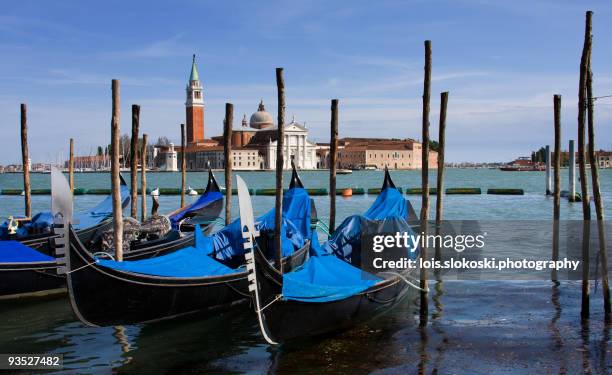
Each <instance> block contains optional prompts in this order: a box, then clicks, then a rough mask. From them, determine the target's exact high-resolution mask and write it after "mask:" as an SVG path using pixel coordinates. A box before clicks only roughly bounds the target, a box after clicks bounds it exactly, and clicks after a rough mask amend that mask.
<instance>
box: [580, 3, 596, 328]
mask: <svg viewBox="0 0 612 375" xmlns="http://www.w3.org/2000/svg"><path fill="white" fill-rule="evenodd" d="M592 15H593V12H591V11H588V12H586V22H585V29H584V46H583V49H582V57H581V59H580V81H579V85H578V167H579V172H580V190H581V194H582V197H581V200H582V218H583V220H584V222H585V223H584V225H583V234H582V269H583V270H582V306H581V311H580V315H581V317H582V319H587V318H588V317H589V233H588V232H589V228H590V224H589V221H590V220H591V209H590V207H589V189H588V185H587V174H586V164H585V163H586V161H585V145H584V143H585V142H584V135H585V132H584V129H585V127H584V123H585V118H584V117H585V110H586V98H585V96H586V80H587V75H588V68H589V60H590V56H591V28H592V26H591V25H592V21H591V17H592Z"/></svg>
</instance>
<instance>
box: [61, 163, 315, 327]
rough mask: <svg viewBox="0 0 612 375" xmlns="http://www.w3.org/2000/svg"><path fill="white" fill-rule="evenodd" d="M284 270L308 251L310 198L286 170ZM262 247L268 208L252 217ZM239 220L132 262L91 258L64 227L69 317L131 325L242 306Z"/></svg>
mask: <svg viewBox="0 0 612 375" xmlns="http://www.w3.org/2000/svg"><path fill="white" fill-rule="evenodd" d="M283 202H284V205H283V230H282V234H283V241H282V244H283V248H282V252H283V268H284V269H285V270H286V271H289V270H291V269H293V268H294V267H296V266H297V265H300V264H302V263H303V262H304V261H305V259H306V258H307V256H308V254H309V241H308V239H309V238H310V231H311V221H312V220H313V218H312V216H311V214H312V213H313V210H312V208H311V205H312V200H311V198H310V197H309V196H308V193H307V192H306V190H305V189H304V187H303V184H302V183H301V181H300V179H299V176H298V175H297V173H296V171H295V170H294V171H293V177H292V180H291V184H290V188H289V190H288V192H287V193H286V194H285V195H284V199H283ZM258 228H259V230H260V231H261V232H262V234H263V235H262V236H261V237H260V245H261V248H262V249H264V251H266V254H265V255H264V257H265V258H266V259H270V258H273V256H272V254H274V246H273V241H271V240H269V238H270V236H271V235H272V233H273V231H274V210H271V211H269V212H268V213H267V214H265V215H263V216H261V217H260V218H259V219H258ZM243 264H244V249H243V246H242V234H241V231H240V222H239V220H235V221H234V222H232V223H231V224H230V225H228V226H226V227H224V228H223V229H221V230H220V231H218V232H216V233H214V234H213V235H211V236H204V235H203V234H202V233H201V231H200V230H198V229H197V226H196V230H195V243H194V244H193V246H189V247H185V248H183V249H180V250H177V251H175V252H173V253H171V254H168V255H164V256H160V257H156V258H152V259H145V260H139V261H123V262H116V261H112V260H104V259H98V258H95V257H94V256H92V255H91V254H90V252H88V251H87V248H86V247H85V246H84V245H83V243H82V242H81V241H80V240H79V238H78V236H77V235H76V234H75V232H74V230H72V229H70V230H69V251H68V254H67V264H66V268H67V270H68V275H67V278H68V292H69V295H70V302H71V305H72V309H73V311H74V312H75V314H76V316H77V317H78V318H79V320H81V321H82V322H84V323H85V324H88V325H91V326H108V325H119V324H132V323H140V322H150V321H157V320H163V319H169V318H173V317H176V316H181V315H187V314H192V313H196V312H211V311H216V310H222V309H227V308H230V307H232V306H234V305H237V304H243V303H248V302H249V301H250V294H249V291H248V289H247V272H246V270H245V268H244V266H243Z"/></svg>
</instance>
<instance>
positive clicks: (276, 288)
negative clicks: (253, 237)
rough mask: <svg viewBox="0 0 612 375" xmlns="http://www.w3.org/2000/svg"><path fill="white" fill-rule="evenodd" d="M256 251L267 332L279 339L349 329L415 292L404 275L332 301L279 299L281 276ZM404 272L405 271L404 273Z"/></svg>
mask: <svg viewBox="0 0 612 375" xmlns="http://www.w3.org/2000/svg"><path fill="white" fill-rule="evenodd" d="M262 257H263V255H262V254H261V253H260V252H259V251H255V259H256V260H255V261H256V263H257V266H256V267H255V268H256V272H257V283H258V293H259V299H260V301H261V302H260V305H261V306H262V307H263V306H267V307H266V308H265V309H263V311H262V320H263V323H264V326H265V330H266V333H267V335H268V336H269V337H270V338H271V339H272V340H274V341H276V342H277V343H281V342H286V341H290V340H294V339H298V338H304V337H309V336H316V335H321V334H325V333H330V332H334V331H339V330H342V329H346V328H348V327H350V326H352V325H355V324H358V323H360V322H364V321H367V320H369V319H372V318H374V317H376V316H377V315H379V314H381V313H383V312H385V311H387V310H388V309H390V308H392V307H393V306H394V305H396V304H397V303H399V302H400V301H401V300H403V299H404V298H406V297H407V296H409V295H413V296H414V295H416V289H414V288H411V287H409V286H408V284H407V283H405V282H404V281H403V280H402V279H401V278H399V277H394V278H391V279H388V280H386V281H384V282H382V283H379V284H377V285H375V286H373V287H371V288H370V289H368V290H366V291H364V292H362V293H358V294H356V295H354V296H351V297H348V298H345V299H342V300H337V301H330V302H316V303H315V302H301V301H294V300H286V299H278V298H277V297H278V296H280V295H281V294H282V287H281V283H282V276H281V275H280V274H279V273H278V272H277V271H276V270H275V269H274V268H272V267H270V266H269V265H268V264H267V262H262ZM404 276H405V275H404Z"/></svg>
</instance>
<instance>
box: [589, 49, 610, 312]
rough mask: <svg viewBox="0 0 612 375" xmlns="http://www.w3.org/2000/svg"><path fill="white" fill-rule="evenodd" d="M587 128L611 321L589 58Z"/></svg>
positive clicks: (606, 305) (603, 279)
mask: <svg viewBox="0 0 612 375" xmlns="http://www.w3.org/2000/svg"><path fill="white" fill-rule="evenodd" d="M587 100H588V107H587V119H588V121H587V124H588V125H587V127H588V139H589V142H588V145H589V146H588V149H589V163H590V164H591V182H592V186H593V199H594V200H595V213H596V215H597V232H598V243H599V261H600V262H601V290H602V293H603V300H604V319H605V321H606V322H609V321H610V317H611V312H612V311H611V308H612V306H610V286H609V284H608V254H607V252H606V227H605V222H604V207H603V200H602V199H601V190H600V187H599V165H598V161H597V155H596V154H595V116H594V113H593V111H594V108H593V107H594V102H595V99H594V97H593V72H592V71H591V58H590V56H589V69H588V72H587Z"/></svg>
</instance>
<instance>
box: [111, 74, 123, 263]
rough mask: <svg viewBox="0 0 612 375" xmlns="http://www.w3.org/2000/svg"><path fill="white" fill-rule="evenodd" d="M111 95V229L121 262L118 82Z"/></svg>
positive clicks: (121, 227)
mask: <svg viewBox="0 0 612 375" xmlns="http://www.w3.org/2000/svg"><path fill="white" fill-rule="evenodd" d="M112 93H113V116H112V119H111V148H112V155H111V185H112V195H113V229H114V233H113V235H114V240H115V259H116V260H118V261H122V260H123V212H122V208H121V187H120V185H121V180H120V178H119V173H120V171H121V166H120V165H119V155H120V154H121V150H120V148H121V147H120V143H121V142H120V140H121V128H120V125H119V118H120V115H121V112H120V111H121V104H120V93H119V80H117V79H113V83H112Z"/></svg>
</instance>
